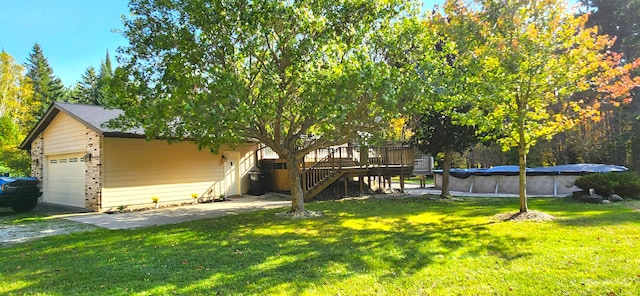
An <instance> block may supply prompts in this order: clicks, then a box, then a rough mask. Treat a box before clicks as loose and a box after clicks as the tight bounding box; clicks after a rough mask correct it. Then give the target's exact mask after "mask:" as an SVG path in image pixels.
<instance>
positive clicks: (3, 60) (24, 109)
mask: <svg viewBox="0 0 640 296" xmlns="http://www.w3.org/2000/svg"><path fill="white" fill-rule="evenodd" d="M23 73H24V68H23V67H22V66H20V65H19V64H16V63H15V60H14V59H13V57H12V56H11V55H9V54H8V53H6V52H5V51H2V52H0V168H2V170H3V171H4V170H8V171H9V172H11V173H17V174H26V173H27V171H28V169H29V167H30V161H29V157H28V154H27V153H26V152H25V151H21V150H19V149H18V145H19V144H20V142H21V141H22V139H24V135H25V134H26V133H27V131H28V130H29V124H30V123H31V122H33V121H34V120H35V116H34V114H33V112H32V110H34V105H35V106H39V105H36V104H34V102H33V101H32V99H33V90H32V88H31V87H32V85H31V83H30V82H29V78H27V77H25V76H24V74H23Z"/></svg>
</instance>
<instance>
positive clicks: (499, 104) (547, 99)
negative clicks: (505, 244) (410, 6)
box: [430, 0, 638, 212]
mask: <svg viewBox="0 0 640 296" xmlns="http://www.w3.org/2000/svg"><path fill="white" fill-rule="evenodd" d="M436 14H437V12H436ZM434 19H435V20H436V21H438V22H439V25H438V34H440V35H441V36H443V38H442V40H443V42H444V44H443V47H444V48H445V49H446V50H449V51H450V53H451V54H453V55H455V57H456V59H455V63H454V66H453V67H450V68H451V69H452V70H451V71H452V72H451V75H449V76H447V78H449V77H453V76H455V77H458V78H457V80H460V79H464V80H465V85H466V86H465V87H466V88H468V89H471V90H472V92H470V94H471V95H469V94H465V93H464V92H460V91H459V89H454V90H453V91H452V90H450V89H448V88H447V87H446V83H445V84H443V85H444V86H443V87H440V88H438V89H439V90H441V91H443V92H445V93H449V96H448V97H449V98H452V100H451V101H450V103H449V104H454V105H457V104H460V103H461V102H465V101H466V102H471V103H472V104H473V105H474V108H472V109H471V110H470V111H469V112H468V113H467V114H464V115H462V116H460V120H461V121H462V122H464V123H467V124H473V125H477V126H478V128H479V130H480V132H486V133H487V134H488V135H490V136H492V137H493V138H495V139H497V141H498V142H499V143H500V144H501V145H502V146H503V148H504V149H505V150H506V149H509V148H511V147H516V148H517V149H518V154H519V165H520V211H521V212H525V211H527V210H528V207H527V199H526V174H525V167H526V156H527V154H528V152H529V150H530V149H531V147H532V146H534V145H535V144H536V142H537V141H538V140H539V139H545V138H550V137H552V136H553V135H555V134H557V133H559V132H562V131H564V130H567V129H569V128H571V127H572V126H574V125H575V123H576V122H577V120H578V119H579V118H580V117H581V116H583V115H585V114H586V112H587V111H589V110H590V108H591V107H592V106H591V107H590V106H587V105H586V104H584V103H585V102H580V101H574V100H571V98H572V96H573V95H575V94H578V93H583V92H586V91H593V92H595V93H599V94H601V95H603V96H604V97H607V98H609V99H612V100H623V99H624V98H626V97H628V92H629V89H631V88H632V87H634V86H635V85H637V84H638V79H635V80H633V79H631V77H630V75H629V72H630V70H631V69H633V68H634V67H637V66H638V65H637V64H627V65H623V64H622V63H621V61H622V58H621V56H620V55H619V54H616V53H613V52H609V51H607V49H608V48H610V47H611V46H612V45H613V39H612V38H610V37H608V36H605V35H598V32H597V30H596V29H595V28H589V27H586V22H587V20H588V15H582V16H576V13H575V12H571V11H570V10H569V8H568V7H567V6H566V2H564V1H557V0H543V1H528V0H527V1H497V0H478V1H470V2H462V1H447V2H446V4H445V6H444V15H443V16H440V17H437V18H434ZM438 65H440V64H432V65H430V66H431V67H435V68H438V67H439V66H438Z"/></svg>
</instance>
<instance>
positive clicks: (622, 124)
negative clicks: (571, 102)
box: [577, 0, 640, 171]
mask: <svg viewBox="0 0 640 296" xmlns="http://www.w3.org/2000/svg"><path fill="white" fill-rule="evenodd" d="M581 2H582V4H583V5H584V6H586V11H585V12H584V13H589V14H590V17H589V21H588V22H587V26H590V27H597V28H598V32H599V33H601V34H608V35H610V36H614V37H615V38H616V40H615V43H614V44H613V45H612V46H611V50H612V51H615V52H620V53H623V54H624V55H623V57H624V62H633V61H634V60H635V59H637V58H639V57H640V34H639V33H638V32H640V18H638V15H640V1H639V0H607V1H602V0H581ZM608 107H610V108H609V110H607V111H609V112H601V113H600V117H601V118H602V120H601V121H599V122H598V123H596V124H593V126H591V127H587V128H592V129H595V130H598V131H602V132H603V133H597V134H598V138H596V139H594V140H598V144H606V146H608V147H606V149H604V151H592V150H591V149H589V148H590V147H586V150H587V152H588V153H590V154H592V155H596V156H600V155H603V154H602V152H605V154H604V155H606V154H610V155H611V158H610V160H611V161H612V162H611V163H621V164H622V163H624V164H625V165H629V166H631V167H634V166H635V169H636V170H637V171H640V119H639V118H638V113H640V89H638V88H636V89H635V90H634V91H633V101H631V102H630V104H627V105H623V106H620V107H616V106H608ZM577 133H580V132H579V131H578V132H577ZM579 136H582V135H579ZM603 140H604V141H603ZM602 142H604V143H602ZM601 146H602V145H601ZM607 152H608V153H607ZM620 158H623V161H620V160H621V159H620ZM608 160H609V159H608Z"/></svg>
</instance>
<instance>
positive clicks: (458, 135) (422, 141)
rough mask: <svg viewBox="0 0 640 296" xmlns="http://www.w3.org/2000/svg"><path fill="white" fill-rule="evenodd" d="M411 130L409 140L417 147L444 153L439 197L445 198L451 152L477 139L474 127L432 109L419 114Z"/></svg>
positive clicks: (460, 151)
mask: <svg viewBox="0 0 640 296" xmlns="http://www.w3.org/2000/svg"><path fill="white" fill-rule="evenodd" d="M454 112H455V110H454ZM458 112H465V110H464V108H461V109H460V110H459V111H458ZM411 130H412V131H413V132H414V135H413V137H411V142H412V144H413V145H415V146H416V147H417V148H418V149H420V150H421V151H424V152H429V153H432V154H434V155H435V154H436V153H439V152H443V153H444V161H443V162H444V163H443V172H442V191H441V193H440V197H442V198H447V196H449V172H450V171H451V160H452V157H453V153H454V152H459V153H462V152H464V151H465V150H466V149H467V148H469V147H471V146H472V145H473V144H476V143H477V142H478V141H479V137H478V136H477V135H476V128H475V127H474V126H470V125H461V124H457V123H456V122H455V121H454V119H453V118H452V117H451V116H448V115H447V114H445V113H443V112H437V111H432V112H429V113H426V114H423V115H421V116H420V117H419V118H418V120H417V121H416V122H415V124H413V126H412V127H411Z"/></svg>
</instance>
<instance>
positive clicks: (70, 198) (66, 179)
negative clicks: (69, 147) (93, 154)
mask: <svg viewBox="0 0 640 296" xmlns="http://www.w3.org/2000/svg"><path fill="white" fill-rule="evenodd" d="M85 171H86V165H85V161H84V153H73V154H62V155H50V156H47V172H46V176H47V178H44V182H45V184H44V186H45V188H46V190H45V191H44V192H45V194H44V197H43V198H44V201H45V202H47V203H53V204H60V205H65V206H70V207H79V208H84V207H85V184H86V182H85Z"/></svg>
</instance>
